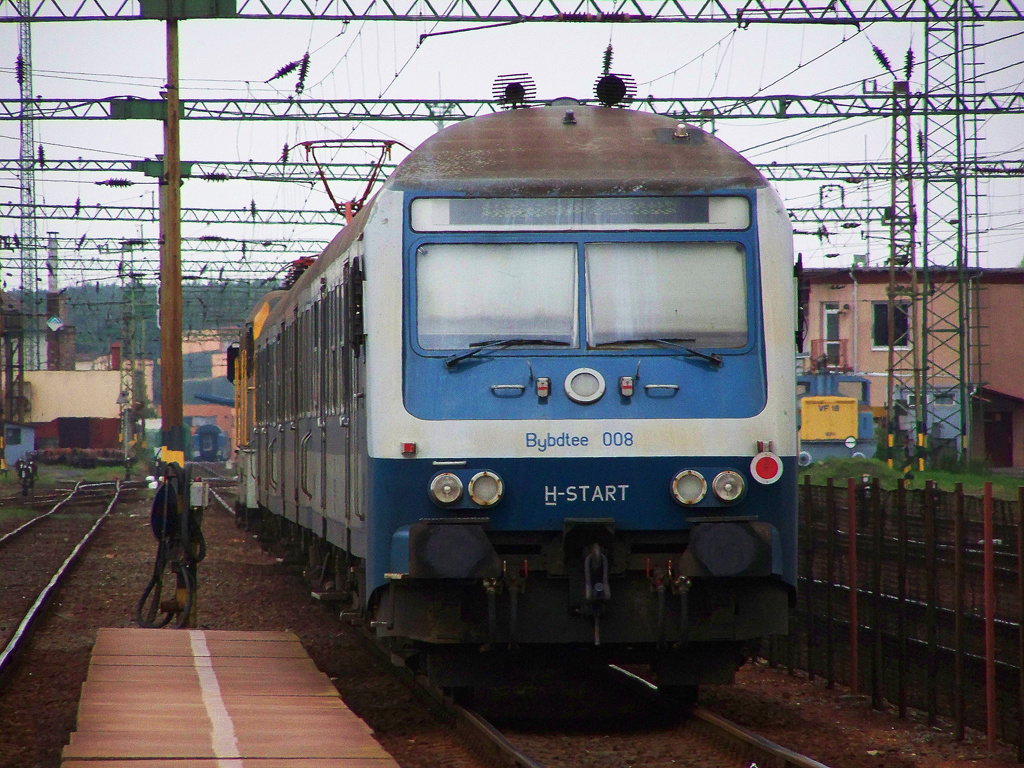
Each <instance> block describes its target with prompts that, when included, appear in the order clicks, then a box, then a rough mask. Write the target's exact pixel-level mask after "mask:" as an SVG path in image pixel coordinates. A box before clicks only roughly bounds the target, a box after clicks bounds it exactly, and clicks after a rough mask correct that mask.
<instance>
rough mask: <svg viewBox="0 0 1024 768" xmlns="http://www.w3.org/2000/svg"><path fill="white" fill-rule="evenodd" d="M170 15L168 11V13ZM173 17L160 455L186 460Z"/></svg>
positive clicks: (173, 28) (172, 28) (164, 188)
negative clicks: (182, 378) (182, 392)
mask: <svg viewBox="0 0 1024 768" xmlns="http://www.w3.org/2000/svg"><path fill="white" fill-rule="evenodd" d="M168 15H170V14H168ZM178 97H179V94H178V21H177V19H174V18H168V19H167V93H166V94H165V100H166V102H167V115H166V117H165V118H164V175H163V178H162V179H161V181H162V184H161V187H160V189H161V192H162V193H163V195H162V197H163V200H162V202H161V205H160V234H161V250H160V402H161V406H160V416H161V432H160V440H161V443H160V444H161V451H160V454H161V459H162V460H163V461H165V462H167V463H171V462H177V463H178V465H179V466H181V467H184V466H185V434H184V426H183V421H184V416H183V412H182V394H181V388H182V384H181V376H182V370H181V143H180V136H179V132H178V122H179V118H180V103H179V98H178Z"/></svg>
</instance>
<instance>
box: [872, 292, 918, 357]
mask: <svg viewBox="0 0 1024 768" xmlns="http://www.w3.org/2000/svg"><path fill="white" fill-rule="evenodd" d="M894 306H895V310H896V314H895V316H894V317H893V344H892V346H894V347H904V348H906V347H907V346H909V344H910V304H908V303H906V302H899V303H898V304H896V305H894ZM872 308H873V309H874V318H873V320H874V322H873V323H872V325H871V346H873V347H888V346H889V302H887V301H876V302H875V303H874V304H873V307H872Z"/></svg>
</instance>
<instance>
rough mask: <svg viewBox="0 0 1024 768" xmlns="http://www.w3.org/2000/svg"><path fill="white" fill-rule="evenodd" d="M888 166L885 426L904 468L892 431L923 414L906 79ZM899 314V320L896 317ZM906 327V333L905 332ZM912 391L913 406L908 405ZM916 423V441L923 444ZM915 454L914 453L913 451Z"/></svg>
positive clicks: (896, 104)
mask: <svg viewBox="0 0 1024 768" xmlns="http://www.w3.org/2000/svg"><path fill="white" fill-rule="evenodd" d="M892 102H893V103H892V106H893V109H892V165H891V176H890V179H889V184H890V200H891V204H892V207H891V208H890V210H889V211H888V219H889V288H888V292H887V296H888V299H889V301H888V306H887V313H886V322H887V325H888V328H887V334H886V335H887V339H888V342H889V345H888V346H889V363H888V366H889V376H888V379H887V392H886V423H887V429H888V452H887V453H888V455H887V456H886V458H887V460H888V463H889V466H890V467H893V466H895V467H896V468H898V469H903V468H904V462H903V461H902V460H900V461H899V462H898V463H897V460H896V459H897V455H898V454H897V451H896V448H897V445H896V435H897V434H901V433H903V432H904V431H905V430H904V429H901V428H899V420H900V418H901V417H902V416H904V415H905V416H910V415H911V413H913V415H914V420H915V423H916V424H918V425H920V423H921V418H920V413H921V398H920V397H919V393H920V390H921V363H920V360H921V357H920V355H921V343H920V333H919V328H920V327H921V326H920V323H919V321H918V301H917V299H918V295H919V287H918V270H917V256H916V253H917V249H916V240H915V230H916V227H917V209H916V208H915V206H914V172H913V142H912V139H911V135H912V131H911V127H910V88H909V83H908V82H907V81H905V80H898V81H896V82H895V83H893V87H892ZM897 318H899V321H898V320H897ZM904 329H905V332H904ZM909 393H914V401H913V406H912V407H911V406H910V403H908V402H907V401H908V399H909V398H908V395H909ZM897 403H901V404H904V403H906V405H907V408H906V411H905V412H904V413H898V412H897ZM920 431H921V430H920V426H918V428H917V429H916V432H917V434H918V437H917V440H916V441H915V442H916V443H917V445H918V446H920V445H921V437H920ZM915 452H916V451H915Z"/></svg>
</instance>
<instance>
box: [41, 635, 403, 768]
mask: <svg viewBox="0 0 1024 768" xmlns="http://www.w3.org/2000/svg"><path fill="white" fill-rule="evenodd" d="M77 724H78V730H77V731H75V732H74V733H72V734H71V740H70V742H69V743H68V744H67V746H65V747H64V751H63V755H62V759H61V768H103V767H104V766H107V767H108V768H112V767H113V766H115V765H116V766H117V767H118V768H268V767H269V766H271V765H273V766H275V767H276V766H280V768H397V766H398V764H397V763H396V762H395V761H394V760H393V759H392V758H391V756H390V755H388V754H387V752H385V751H384V750H383V748H382V747H381V746H380V744H378V743H377V741H376V740H375V739H374V738H373V734H372V733H371V731H370V728H369V726H367V725H366V724H365V723H364V722H363V721H362V720H360V719H359V718H358V717H356V716H355V715H354V714H352V712H351V711H350V710H349V709H348V707H346V706H345V704H344V703H343V702H342V701H341V698H340V697H339V696H338V692H337V691H336V690H335V688H334V686H333V685H332V684H331V681H330V680H329V679H328V678H327V676H326V675H324V674H323V673H322V672H320V671H319V670H317V668H316V666H315V665H314V664H313V662H312V660H311V659H310V658H309V656H308V655H307V654H306V652H305V650H304V649H303V647H302V644H301V643H299V640H298V638H297V637H296V636H295V635H293V634H292V633H290V632H223V631H203V630H180V631H179V630H167V629H163V630H160V629H101V630H99V633H98V634H97V637H96V645H95V647H94V648H93V652H92V659H91V661H90V664H89V674H88V677H87V679H86V681H85V683H84V684H83V685H82V697H81V700H80V702H79V706H78V723H77Z"/></svg>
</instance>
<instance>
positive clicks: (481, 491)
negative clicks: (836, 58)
mask: <svg viewBox="0 0 1024 768" xmlns="http://www.w3.org/2000/svg"><path fill="white" fill-rule="evenodd" d="M503 492H504V486H503V485H502V482H501V478H500V477H498V476H497V475H496V474H494V473H493V472H486V471H484V472H477V473H476V474H475V475H473V477H472V479H471V480H470V481H469V498H471V499H472V500H473V502H474V503H475V504H479V505H480V506H481V507H489V506H491V505H492V504H497V503H498V502H499V501H500V500H501V495H502V493H503Z"/></svg>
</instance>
